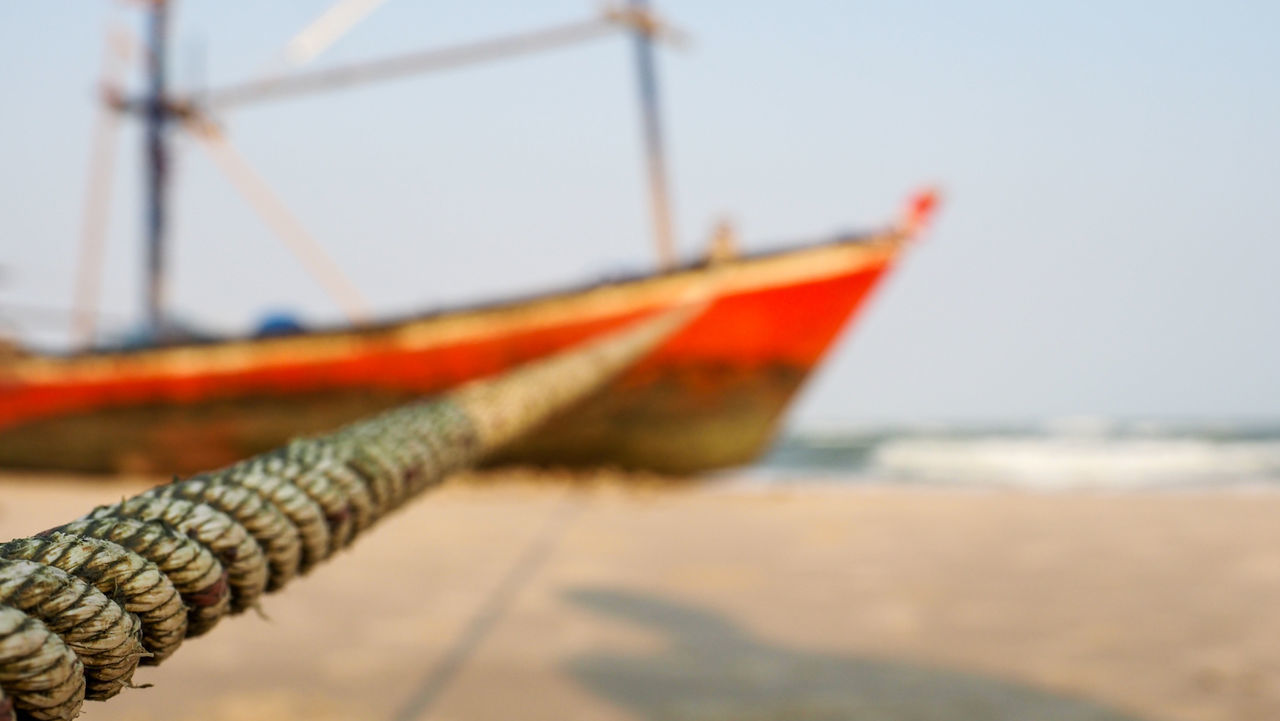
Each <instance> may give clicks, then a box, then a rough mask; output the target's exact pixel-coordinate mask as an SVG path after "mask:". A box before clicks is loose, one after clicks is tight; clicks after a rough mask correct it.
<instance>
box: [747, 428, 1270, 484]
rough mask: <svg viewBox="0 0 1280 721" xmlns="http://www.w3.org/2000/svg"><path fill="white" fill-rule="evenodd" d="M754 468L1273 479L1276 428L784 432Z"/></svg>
mask: <svg viewBox="0 0 1280 721" xmlns="http://www.w3.org/2000/svg"><path fill="white" fill-rule="evenodd" d="M761 470H762V471H764V472H765V473H766V474H772V475H777V476H781V477H784V478H785V477H788V476H792V477H800V476H806V477H814V476H823V477H832V478H837V479H843V480H848V481H854V482H858V481H861V482H866V481H877V482H888V483H911V484H930V485H945V486H963V487H1001V488H1025V489H1032V490H1067V489H1097V490H1137V489H1155V488H1203V487H1225V486H1242V485H1246V486H1247V485H1280V431H1277V430H1276V429H1275V428H1274V427H1258V426H1248V427H1243V426H1232V425H1230V424H1225V423H1215V424H1205V425H1202V426H1198V427H1192V426H1187V425H1172V424H1158V423H1152V422H1130V423H1118V422H1111V421H1107V422H1102V421H1090V422H1088V423H1084V422H1070V423H1064V422H1058V421H1054V422H1045V423H1040V424H1034V425H1028V426H1024V427H1021V428H1000V429H978V428H959V427H952V428H940V427H937V426H930V427H927V428H919V427H917V428H910V429H878V430H860V431H856V432H855V431H850V432H844V433H840V432H837V431H833V430H831V429H828V430H825V431H822V432H818V433H809V434H806V433H794V434H791V435H789V436H787V437H786V438H784V439H783V441H782V442H781V443H780V444H779V445H778V446H777V447H776V448H775V449H774V451H773V452H772V453H771V454H770V456H769V457H768V458H767V459H766V460H765V461H764V463H763V464H762V465H761Z"/></svg>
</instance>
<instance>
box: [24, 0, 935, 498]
mask: <svg viewBox="0 0 1280 721" xmlns="http://www.w3.org/2000/svg"><path fill="white" fill-rule="evenodd" d="M146 8H147V12H148V19H149V20H148V28H149V48H148V54H147V58H148V66H147V71H148V82H147V88H148V89H147V91H146V93H145V94H144V95H141V96H139V97H136V98H127V97H125V95H124V94H123V92H122V91H120V90H119V89H118V87H114V86H112V85H111V84H110V83H106V82H104V87H105V88H106V89H107V92H106V93H105V95H106V97H105V98H104V100H105V101H106V106H107V107H108V108H109V110H110V111H111V112H116V113H133V114H136V115H137V116H139V117H140V118H141V119H142V120H143V122H144V123H145V125H146V128H147V134H146V139H147V140H146V154H145V158H146V163H145V165H144V167H145V168H146V170H147V173H146V180H147V183H146V191H147V198H148V211H147V213H146V217H147V219H148V223H147V227H146V231H147V243H146V247H147V249H148V253H147V263H146V277H147V282H148V287H147V293H146V298H147V318H148V323H149V333H150V338H151V339H152V344H151V345H150V346H148V347H141V348H133V349H127V350H103V349H94V350H89V351H82V352H80V353H76V354H70V355H63V356H55V355H47V354H43V355H42V354H30V353H23V352H21V351H19V350H17V349H16V348H13V349H10V350H9V351H5V350H4V349H3V348H0V465H3V466H10V467H26V468H58V469H74V470H82V471H110V470H120V469H133V470H153V471H162V472H176V473H184V472H190V471H196V470H201V469H208V468H212V467H216V466H220V465H223V464H227V463H230V462H232V461H235V460H238V459H240V458H243V457H245V456H248V455H251V454H254V453H258V452H261V451H264V450H266V449H269V448H272V447H275V446H278V445H281V444H282V443H284V442H286V441H287V440H288V439H289V438H292V437H296V436H299V435H304V434H309V433H317V432H321V431H325V430H329V429H332V428H333V427H335V426H338V425H341V424H344V423H347V422H350V421H353V420H355V419H357V418H359V417H361V416H365V415H368V414H371V413H374V412H376V411H379V410H382V409H384V408H387V407H389V406H392V405H396V404H399V403H403V402H405V401H408V400H411V399H414V398H418V397H422V396H424V395H430V394H434V393H439V392H442V391H444V390H446V389H449V388H452V387H454V386H456V385H458V384H459V383H463V382H466V381H469V380H472V379H475V378H480V377H483V376H487V375H489V374H493V373H497V372H500V371H503V370H505V369H507V368H509V367H511V366H513V365H515V364H518V363H521V362H524V361H528V360H532V359H534V358H538V357H539V356H542V355H544V354H547V353H551V352H554V351H557V350H560V349H562V348H564V347H566V346H568V345H571V344H573V343H575V342H578V341H581V340H583V339H585V338H588V337H590V336H592V335H593V334H596V333H600V332H603V331H607V330H610V329H612V328H614V327H616V326H619V325H620V324H623V323H626V322H628V321H630V320H634V319H637V318H640V317H643V316H645V315H646V314H651V313H655V312H659V311H661V310H662V309H665V308H669V307H671V306H672V305H673V304H675V303H677V302H680V299H681V298H685V297H687V295H688V293H689V291H690V290H691V289H693V288H694V287H700V288H703V289H705V288H706V286H707V285H708V284H709V283H710V284H713V286H714V288H713V292H714V301H713V302H712V303H711V305H710V306H709V308H708V309H707V310H706V311H705V312H704V313H703V314H702V315H701V316H700V317H699V319H698V320H696V321H695V322H694V323H693V324H692V325H690V326H689V327H688V328H686V329H684V330H683V331H682V332H680V333H679V334H678V335H677V336H676V337H674V338H672V339H671V340H670V341H669V342H667V343H666V344H665V345H663V346H662V347H661V348H659V349H658V350H657V351H656V352H655V353H654V354H653V355H652V356H651V357H649V358H647V359H645V360H644V361H643V362H642V363H641V364H640V365H639V366H638V367H635V368H633V369H632V370H630V371H629V372H628V373H626V374H625V375H624V376H623V377H621V378H619V379H617V380H616V382H614V383H613V384H612V385H610V386H609V387H607V388H606V389H604V390H603V391H602V392H600V393H599V394H598V395H597V396H596V397H593V398H591V399H589V400H587V401H585V402H583V403H582V404H580V405H579V406H577V407H575V408H572V409H570V410H568V411H566V412H565V413H563V414H562V415H561V416H559V417H557V418H555V419H553V420H552V421H551V422H550V423H549V425H548V426H547V427H545V428H542V429H539V430H538V432H537V433H536V434H534V435H532V436H531V437H528V438H526V439H524V440H523V441H521V442H519V443H517V444H516V445H515V446H513V447H511V448H510V449H508V451H507V452H506V453H505V455H504V456H503V457H502V458H498V459H495V462H501V461H517V462H533V463H544V464H560V465H581V464H593V465H594V464H609V465H615V466H620V467H628V468H644V469H652V470H656V471H662V472H669V473H691V472H695V471H700V470H705V469H711V468H718V467H722V466H727V465H733V464H738V463H745V462H747V461H750V460H751V459H752V458H754V457H756V456H757V455H758V454H759V453H760V452H761V450H762V449H763V448H764V447H765V446H766V444H767V443H768V441H769V439H770V438H771V437H772V435H773V433H774V430H775V428H776V426H777V423H778V420H779V417H780V416H781V414H782V412H783V410H784V409H785V408H786V405H787V403H788V401H789V400H790V398H791V397H792V395H793V394H794V393H795V391H796V389H797V388H799V387H800V385H801V383H802V382H803V381H804V379H805V378H806V377H807V376H808V375H809V373H810V372H811V371H812V370H813V368H814V367H815V365H816V364H817V363H818V362H819V361H820V360H821V358H822V356H823V354H824V353H825V352H826V350H827V349H828V347H829V346H830V345H831V343H832V341H833V340H834V338H835V337H836V335H837V334H838V333H839V332H840V329H841V328H842V327H844V326H845V325H846V323H847V322H848V320H849V318H850V317H851V316H852V315H853V314H854V313H855V312H856V311H857V309H858V308H859V307H860V306H861V305H862V304H863V302H864V301H865V300H866V298H867V296H868V294H869V293H870V291H871V290H872V289H873V288H874V287H875V285H876V283H877V281H879V279H880V278H881V277H882V276H883V275H884V273H885V272H886V271H887V270H888V269H889V268H890V267H891V266H892V264H893V262H894V260H895V259H896V258H897V256H898V254H899V253H900V251H901V249H902V248H903V246H904V243H905V241H906V240H907V239H909V238H910V237H911V236H912V235H913V234H914V233H915V232H916V231H917V230H918V229H919V228H920V227H921V225H923V223H924V222H925V219H926V216H927V215H928V213H929V211H930V209H931V208H932V205H933V202H934V201H933V196H932V195H931V194H929V193H925V194H922V195H920V196H918V197H917V198H915V199H914V200H913V202H912V204H911V205H910V206H909V208H908V212H907V214H906V215H905V216H904V218H903V219H902V221H901V222H900V223H898V224H897V225H896V226H895V227H893V228H891V229H889V230H886V231H884V232H881V233H874V234H869V235H866V236H861V237H846V238H839V239H835V240H832V241H828V242H824V243H818V244H811V245H808V246H805V247H800V248H795V249H791V250H786V251H782V252H775V253H766V254H761V255H755V256H746V257H737V258H735V257H726V256H731V255H732V253H731V252H726V249H725V248H723V247H721V248H719V249H718V250H716V251H715V253H714V254H715V255H716V256H721V257H717V258H716V259H714V260H708V261H706V262H702V263H698V264H694V265H684V266H677V265H676V263H675V257H676V255H675V252H674V243H673V238H672V232H671V217H670V212H669V210H668V207H667V191H666V183H665V171H664V162H663V155H662V152H661V151H662V142H661V139H662V138H661V132H660V124H659V122H658V102H657V93H656V81H655V77H654V69H653V61H652V57H651V47H650V43H651V40H652V38H653V37H654V36H661V35H662V34H663V33H667V32H669V30H670V29H669V28H667V27H666V26H665V25H663V24H662V23H660V22H659V21H658V20H657V19H656V17H655V16H654V15H653V14H652V13H651V12H650V11H649V10H648V8H647V3H646V1H645V0H630V3H629V4H628V5H627V6H626V7H625V8H624V9H614V10H611V11H609V13H607V17H605V18H603V19H599V20H594V21H591V22H588V23H585V24H584V23H578V24H571V25H568V26H565V27H560V28H553V29H551V30H549V31H543V32H539V33H528V34H521V35H517V36H512V37H508V38H506V39H503V40H501V41H496V42H488V43H482V44H478V45H473V46H468V47H465V48H453V49H446V50H444V51H437V52H430V53H425V54H422V53H419V54H413V55H410V56H406V57H397V58H392V59H390V60H384V61H375V62H370V63H365V64H362V65H359V66H356V67H349V68H338V69H330V70H327V71H322V72H319V73H313V74H305V73H304V74H301V75H295V76H292V77H286V78H282V79H277V78H270V79H267V80H265V81H261V82H251V83H247V84H245V85H241V86H234V87H231V88H228V89H224V90H222V91H212V92H209V93H206V94H204V95H202V96H200V98H198V99H196V98H190V97H187V98H183V97H180V96H174V95H173V94H172V93H170V92H168V91H167V90H166V88H165V85H164V78H165V73H164V54H165V53H164V50H165V47H166V42H167V40H166V28H167V27H168V21H167V19H166V17H167V12H168V10H167V3H166V2H163V0H158V1H157V2H153V3H149V4H148V5H147V6H146ZM618 23H621V24H622V25H623V26H625V27H626V28H628V29H629V30H630V32H631V33H632V34H633V36H634V39H635V44H636V45H635V46H636V50H637V68H638V70H639V78H640V89H641V108H642V110H643V127H644V129H645V141H646V146H645V147H646V158H647V161H648V167H649V177H650V191H651V197H652V202H653V216H654V229H655V234H656V236H657V238H656V239H657V245H658V248H659V256H660V258H661V262H662V267H663V270H660V271H659V272H656V273H654V274H652V275H648V276H643V277H636V278H632V279H630V280H624V281H614V282H609V283H605V284H599V285H595V286H591V287H586V288H581V289H576V290H569V291H562V292H555V293H549V294H546V295H542V296H538V297H532V298H525V299H521V300H512V301H505V302H497V303H492V304H487V305H483V306H477V307H470V308H464V309H460V310H456V311H450V312H439V313H434V314H430V315H425V316H421V317H416V318H410V319H406V320H401V321H396V322H381V323H358V324H355V325H352V326H351V327H349V328H344V329H334V330H324V331H312V332H295V333H291V334H288V335H280V336H273V337H255V338H239V339H229V340H216V341H205V342H191V341H183V342H176V343H175V342H173V340H172V339H171V338H165V334H164V330H165V328H166V326H165V324H164V314H163V308H162V298H163V293H162V287H163V283H162V270H163V262H162V259H163V253H162V249H163V246H164V242H165V239H164V229H165V222H164V219H165V217H166V215H167V211H166V204H165V199H166V197H167V193H166V191H165V179H166V177H167V175H166V172H167V171H166V167H167V164H166V162H165V157H166V156H167V154H168V149H167V141H166V129H167V128H169V126H170V125H176V126H179V127H181V128H183V129H186V130H189V131H191V132H192V134H193V135H194V136H195V137H196V138H197V139H198V140H201V141H202V142H204V143H205V144H207V145H209V146H211V147H213V148H214V149H215V150H216V149H218V148H221V151H220V152H219V153H215V156H214V157H215V159H217V158H219V157H222V158H224V159H225V158H233V159H234V158H235V157H236V155H235V154H234V153H230V152H229V146H227V145H226V141H225V136H224V135H223V134H222V133H221V131H220V130H219V129H218V127H217V125H216V123H214V122H213V121H212V120H211V117H212V116H211V115H210V114H209V113H210V111H212V110H219V109H225V107H226V106H228V105H232V104H239V103H242V102H246V101H248V100H255V101H256V100H261V99H265V98H275V97H280V96H284V95H290V94H296V93H302V92H313V91H315V90H316V89H317V88H320V87H328V86H330V85H345V84H349V83H351V82H352V81H353V79H354V80H359V81H361V82H363V81H365V80H371V79H383V78H389V77H398V76H401V75H404V74H406V73H416V72H420V71H424V70H430V69H434V68H437V67H441V66H455V65H457V64H458V63H459V62H463V61H466V62H473V61H487V60H489V59H493V58H498V57H506V56H508V55H511V54H520V53H525V52H529V51H532V50H536V49H540V48H549V47H558V46H561V45H563V44H565V43H566V42H576V41H578V40H582V39H589V38H592V37H597V36H599V35H601V33H602V32H606V31H609V30H611V27H610V26H611V25H615V24H618ZM304 35H305V31H304ZM95 157H96V155H95ZM238 162H240V161H235V162H233V163H231V167H232V171H234V170H235V168H236V167H237V166H236V165H235V163H238ZM228 174H229V176H231V177H235V176H236V175H239V176H240V177H242V178H244V177H250V178H251V177H252V175H253V174H252V173H251V172H247V171H245V169H244V168H243V167H241V168H240V171H239V172H238V173H237V172H229V173H228ZM249 185H250V186H253V185H254V183H249ZM267 195H269V193H265V192H263V191H262V190H261V189H257V190H256V192H255V191H254V190H252V189H251V190H250V192H247V193H246V196H247V197H248V198H249V199H250V201H251V203H255V204H259V205H260V204H261V203H262V202H263V197H264V196H267ZM102 196H105V193H98V194H95V195H93V196H91V197H102ZM260 209H261V208H260ZM273 210H274V211H276V212H274V213H273ZM278 211H279V209H278V208H277V209H273V208H270V207H268V208H266V211H265V212H264V213H263V214H264V216H267V217H268V218H270V217H275V218H276V219H277V222H278V219H279V218H280V217H287V216H288V214H287V213H281V212H278ZM101 215H102V211H101V209H99V210H98V211H97V212H88V213H87V214H86V217H87V218H95V217H98V218H100V217H101ZM270 222H271V221H270V220H269V223H270ZM101 225H102V224H101V222H96V223H95V222H89V223H86V229H87V233H86V236H85V244H84V246H83V247H85V248H86V249H92V248H93V247H94V243H95V241H93V240H92V237H93V235H94V234H95V233H97V232H98V231H95V230H94V229H95V228H99V227H101ZM286 231H288V234H291V235H293V236H294V242H298V239H297V236H298V235H299V232H298V229H297V228H286ZM302 235H305V233H303V234H302ZM721 240H725V239H724V238H721ZM84 255H86V256H95V255H96V252H87V253H85V254H84ZM82 277H84V276H82ZM92 286H93V284H92V283H88V284H83V283H82V288H84V287H92ZM80 317H91V316H89V315H85V314H80ZM299 331H300V329H299Z"/></svg>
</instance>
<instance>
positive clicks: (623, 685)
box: [0, 472, 1280, 721]
mask: <svg viewBox="0 0 1280 721" xmlns="http://www.w3.org/2000/svg"><path fill="white" fill-rule="evenodd" d="M578 481H579V482H578V483H576V484H573V485H567V484H565V483H563V482H559V481H556V480H555V479H554V477H548V476H545V475H534V474H528V473H516V472H509V473H503V474H491V475H487V476H483V477H480V478H479V479H476V478H468V479H459V480H456V481H454V482H451V483H450V484H449V485H447V486H446V487H445V488H442V489H440V490H438V491H436V492H434V493H432V494H430V495H429V496H427V497H425V498H422V499H420V500H418V501H417V502H415V503H413V504H412V505H410V506H409V507H408V508H406V509H404V510H403V511H401V512H399V513H398V514H396V515H394V516H392V517H390V518H388V519H386V520H385V521H384V522H383V523H382V524H381V525H380V526H379V527H377V528H375V529H374V530H373V531H372V532H370V533H369V534H368V535H366V536H365V537H363V538H362V539H361V540H360V541H359V542H358V543H357V544H356V545H355V547H354V548H352V549H351V550H349V551H348V552H345V553H343V554H341V555H340V556H339V557H337V558H335V559H333V560H332V561H331V562H329V563H328V564H326V565H324V566H322V567H320V568H318V569H317V570H316V571H315V572H314V573H312V574H311V575H310V576H308V577H306V578H303V579H301V580H299V581H296V582H294V583H293V584H291V585H290V586H288V587H287V588H286V589H284V591H283V592H282V593H280V594H277V595H275V596H272V597H268V598H267V599H266V601H265V603H264V604H263V609H262V610H263V612H264V614H263V615H262V616H260V615H258V614H254V613H249V614H246V615H244V616H241V617H237V618H233V619H228V620H226V621H224V622H223V623H222V625H220V626H219V627H218V628H216V629H215V630H214V631H213V632H212V633H210V634H209V635H208V636H206V637H202V638H199V639H194V640H191V641H190V642H188V644H186V645H184V646H183V648H181V649H180V650H179V652H178V654H177V655H176V656H175V657H174V658H172V659H171V660H169V661H168V662H167V663H166V664H165V665H164V666H163V667H160V668H147V669H143V670H142V671H140V672H139V673H138V676H137V678H136V679H135V680H136V681H137V682H139V683H150V684H154V686H153V687H151V688H146V689H133V690H128V691H126V692H125V693H123V694H121V696H120V697H117V698H115V699H112V700H111V701H109V702H107V703H90V704H87V705H86V715H85V717H86V718H89V719H94V720H96V721H109V720H112V719H134V720H137V721H147V720H150V719H168V720H170V721H232V720H248V719H278V720H280V721H288V720H292V719H308V721H321V720H328V719H387V720H388V721H406V720H408V719H474V720H476V721H482V720H489V719H512V718H519V719H548V720H550V719H601V720H605V721H623V720H635V721H639V720H644V719H681V720H683V719H688V720H693V719H699V720H701V719H715V720H728V719H844V718H857V719H875V720H880V719H886V720H887V719H902V720H906V719H911V720H916V721H943V720H960V719H1042V720H1072V721H1075V720H1084V719H1090V720H1094V721H1119V720H1120V719H1131V720H1135V721H1136V720H1146V721H1165V720H1167V721H1215V720H1226V719H1240V720H1245V719H1249V720H1253V719H1272V718H1280V644H1277V643H1276V639H1278V638H1280V610H1278V609H1280V523H1278V522H1277V521H1276V519H1277V518H1280V494H1275V493H1266V492H1261V491H1259V492H1247V491H1236V492H1222V493H1213V492H1181V493H1154V494H1139V493H1131V494H1085V493H1056V494H1028V493H1013V492H965V491H946V490H939V489H903V488H885V487H877V488H866V487H833V486H802V487H787V488H784V489H770V490H761V489H755V490H749V489H742V488H736V489H735V488H726V487H724V486H723V485H701V486H691V487H681V488H660V487H654V486H644V487H641V488H638V489H637V488H626V487H622V486H620V485H618V484H616V483H593V482H590V479H587V482H585V483H584V482H583V479H582V478H579V479H578ZM149 482H151V481H148V480H146V479H136V480H123V481H101V480H84V479H79V480H78V479H71V478H63V477H52V476H24V475H17V474H9V475H5V476H2V477H0V536H3V537H4V538H10V537H14V536H20V535H28V534H30V533H33V532H36V531H39V530H42V529H44V528H47V527H50V526H53V525H56V524H57V523H59V522H62V521H65V520H69V519H70V518H72V517H74V516H77V515H79V514H81V513H83V512H85V511H87V510H88V509H89V508H90V507H91V506H93V505H94V504H97V503H103V502H109V501H112V500H117V499H119V498H120V497H121V496H123V495H128V494H130V493H133V492H136V491H137V490H138V489H140V488H141V487H143V485H145V484H146V483H149Z"/></svg>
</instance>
